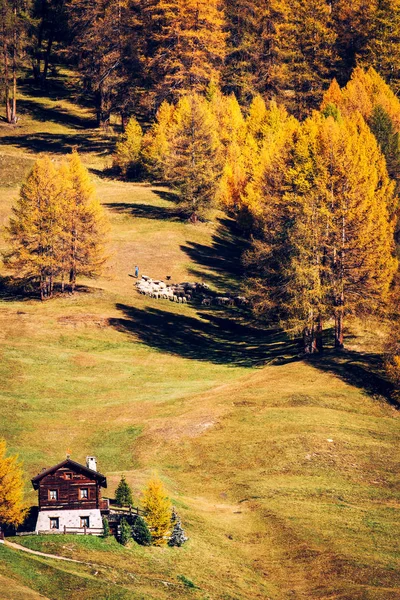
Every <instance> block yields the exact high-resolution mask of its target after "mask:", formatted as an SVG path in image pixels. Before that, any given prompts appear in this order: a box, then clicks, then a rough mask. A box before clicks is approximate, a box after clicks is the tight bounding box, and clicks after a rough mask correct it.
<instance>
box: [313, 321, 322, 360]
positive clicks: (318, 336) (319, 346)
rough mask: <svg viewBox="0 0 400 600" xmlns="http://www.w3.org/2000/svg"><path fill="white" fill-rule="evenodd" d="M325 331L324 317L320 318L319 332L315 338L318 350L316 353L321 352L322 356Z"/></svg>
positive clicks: (318, 323) (318, 322)
mask: <svg viewBox="0 0 400 600" xmlns="http://www.w3.org/2000/svg"><path fill="white" fill-rule="evenodd" d="M323 331H324V327H323V322H322V317H318V321H317V331H316V336H315V348H316V351H317V352H319V353H320V354H322V353H323V351H324V340H323Z"/></svg>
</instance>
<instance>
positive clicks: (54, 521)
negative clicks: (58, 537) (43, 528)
mask: <svg viewBox="0 0 400 600" xmlns="http://www.w3.org/2000/svg"><path fill="white" fill-rule="evenodd" d="M50 529H60V519H59V518H58V517H50Z"/></svg>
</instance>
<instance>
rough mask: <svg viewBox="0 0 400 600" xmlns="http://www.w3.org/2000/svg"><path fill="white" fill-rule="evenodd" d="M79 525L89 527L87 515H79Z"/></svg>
mask: <svg viewBox="0 0 400 600" xmlns="http://www.w3.org/2000/svg"><path fill="white" fill-rule="evenodd" d="M81 527H89V517H81Z"/></svg>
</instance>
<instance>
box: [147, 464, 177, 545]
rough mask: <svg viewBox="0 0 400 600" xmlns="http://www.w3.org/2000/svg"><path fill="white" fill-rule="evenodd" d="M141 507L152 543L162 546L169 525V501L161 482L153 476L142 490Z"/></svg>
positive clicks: (165, 541)
mask: <svg viewBox="0 0 400 600" xmlns="http://www.w3.org/2000/svg"><path fill="white" fill-rule="evenodd" d="M142 503H143V508H144V511H145V516H146V522H147V524H148V526H149V529H150V531H151V536H152V539H153V544H154V545H155V546H164V545H165V544H166V543H167V536H168V533H170V526H171V502H170V500H169V498H168V496H167V492H166V490H165V488H164V485H163V483H162V482H161V481H160V479H159V478H158V477H156V476H153V477H152V478H151V479H150V480H149V481H148V482H147V485H146V488H145V489H144V491H143V499H142Z"/></svg>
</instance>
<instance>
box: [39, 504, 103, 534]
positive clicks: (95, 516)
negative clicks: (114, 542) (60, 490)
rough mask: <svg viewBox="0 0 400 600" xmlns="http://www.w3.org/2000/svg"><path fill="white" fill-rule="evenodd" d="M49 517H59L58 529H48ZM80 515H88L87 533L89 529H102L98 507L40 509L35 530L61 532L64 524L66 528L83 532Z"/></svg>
mask: <svg viewBox="0 0 400 600" xmlns="http://www.w3.org/2000/svg"><path fill="white" fill-rule="evenodd" d="M50 517H52V518H58V519H59V529H50ZM81 517H89V525H90V526H89V527H88V528H87V529H86V531H87V532H88V533H90V530H91V529H103V521H102V518H101V513H100V509H98V508H94V509H92V510H88V509H86V510H85V509H75V510H41V511H39V514H38V518H37V522H36V529H35V532H36V533H40V532H41V531H46V532H52V533H58V532H60V533H63V530H64V526H65V527H66V528H67V530H68V529H71V528H73V529H80V530H81V531H82V533H83V531H84V530H83V527H81ZM96 533H98V532H96Z"/></svg>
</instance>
